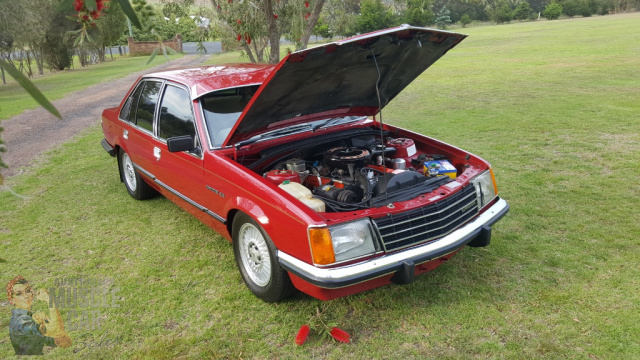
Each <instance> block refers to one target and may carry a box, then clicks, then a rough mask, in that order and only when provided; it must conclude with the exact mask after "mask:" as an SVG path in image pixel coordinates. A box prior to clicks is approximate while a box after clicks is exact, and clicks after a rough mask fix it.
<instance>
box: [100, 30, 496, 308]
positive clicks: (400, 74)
mask: <svg viewBox="0 0 640 360" xmlns="http://www.w3.org/2000/svg"><path fill="white" fill-rule="evenodd" d="M464 37H465V35H461V34H457V33H452V32H447V31H440V30H433V29H425V28H416V27H410V26H401V27H398V28H393V29H388V30H384V31H379V32H375V33H371V34H365V35H361V36H358V37H354V38H351V39H348V40H344V41H340V42H335V43H330V44H326V45H323V46H320V47H316V48H312V49H307V50H302V51H298V52H295V53H292V54H290V55H288V56H286V57H285V58H284V59H283V60H282V61H281V62H280V63H279V64H277V65H264V64H261V65H258V64H241V65H223V66H210V67H201V68H195V69H185V70H173V71H165V72H160V73H154V74H149V75H145V76H143V77H141V78H140V79H139V80H138V81H137V82H136V83H135V84H134V85H133V87H132V88H131V90H130V91H129V93H128V94H127V96H126V97H125V98H124V100H123V101H122V103H121V104H120V106H119V107H117V108H111V109H106V110H104V112H103V115H102V128H103V131H104V136H105V138H104V140H103V141H102V146H103V147H104V149H105V150H106V151H107V152H108V153H109V154H110V155H111V156H114V157H116V158H117V161H118V169H119V172H120V179H121V181H123V182H124V184H125V186H126V188H127V190H128V192H129V194H131V196H132V197H134V198H136V199H145V198H148V197H150V196H153V195H155V194H156V193H158V192H159V193H161V194H162V195H164V196H166V197H167V198H168V199H170V200H172V201H173V202H175V203H176V204H178V205H179V206H180V207H182V208H184V209H185V210H186V211H188V212H189V213H191V214H193V215H194V216H196V217H197V218H198V219H200V220H201V221H202V222H204V223H205V224H207V225H209V226H210V227H211V228H213V229H214V230H216V231H217V232H219V233H220V234H222V235H223V236H225V237H226V238H228V239H229V240H230V241H232V243H233V249H234V254H235V258H236V262H237V265H238V268H239V270H240V273H241V275H242V277H243V279H244V281H245V283H246V284H247V287H248V288H249V289H250V290H251V291H252V292H253V293H254V294H255V295H256V296H258V297H259V298H261V299H263V300H265V301H270V302H272V301H279V300H281V299H283V298H285V297H287V296H288V295H289V294H291V292H292V291H293V290H294V288H297V289H299V290H300V291H303V292H305V293H307V294H309V295H311V296H313V297H316V298H318V299H323V300H328V299H333V298H336V297H341V296H346V295H350V294H354V293H357V292H361V291H364V290H368V289H372V288H375V287H379V286H382V285H384V284H388V283H390V282H393V283H398V284H407V283H410V282H412V281H414V279H415V276H416V275H418V274H420V273H423V272H425V271H429V270H432V269H434V268H436V267H437V266H439V265H440V264H442V263H443V262H444V261H445V260H448V259H449V258H450V257H451V256H452V255H453V254H454V253H455V252H457V251H459V250H460V249H462V248H463V247H465V245H468V246H471V247H478V246H486V245H488V244H489V239H490V237H491V226H492V225H493V224H494V223H495V222H496V221H498V220H499V219H500V218H501V217H503V216H504V215H505V214H506V213H507V211H508V210H509V205H508V204H507V203H506V201H504V200H503V199H501V198H500V197H498V189H497V186H496V183H495V178H494V176H493V171H492V170H491V166H490V165H489V163H487V162H486V161H485V160H483V159H481V158H480V157H478V156H475V155H473V154H470V153H468V152H466V151H464V150H461V149H459V148H457V147H454V146H451V145H448V144H445V143H443V142H440V141H438V140H435V139H432V138H429V137H426V136H424V135H420V134H416V133H414V132H411V131H408V130H404V129H401V128H398V127H395V126H391V125H387V124H384V123H383V122H382V118H381V115H380V111H381V109H382V108H383V107H384V106H385V105H386V104H387V103H389V101H390V100H392V99H393V98H394V97H395V96H396V95H397V94H398V93H399V92H400V91H401V90H402V89H404V88H405V87H406V86H407V85H408V84H409V83H410V82H411V81H413V80H414V79H415V78H416V77H417V76H418V75H420V74H421V73H422V72H423V71H425V70H426V69H427V68H428V67H429V66H431V64H433V63H434V62H435V61H436V60H437V59H439V58H440V57H441V56H442V55H444V54H445V53H446V52H447V51H449V50H450V49H451V48H453V47H454V46H455V45H456V44H458V43H459V42H460V41H462V40H463V39H464Z"/></svg>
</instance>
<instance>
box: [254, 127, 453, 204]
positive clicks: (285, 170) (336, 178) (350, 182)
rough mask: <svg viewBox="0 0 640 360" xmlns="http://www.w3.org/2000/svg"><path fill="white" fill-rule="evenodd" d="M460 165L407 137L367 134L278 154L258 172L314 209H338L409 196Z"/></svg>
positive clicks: (450, 177)
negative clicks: (418, 147) (417, 144)
mask: <svg viewBox="0 0 640 360" xmlns="http://www.w3.org/2000/svg"><path fill="white" fill-rule="evenodd" d="M381 139H384V140H381ZM462 170H463V169H457V168H456V167H455V166H454V165H453V161H452V159H449V158H448V157H447V156H445V155H442V154H428V153H423V152H420V151H418V149H417V148H416V143H415V142H414V140H412V139H409V138H405V137H396V138H393V137H386V136H385V137H380V136H379V135H373V134H367V135H358V136H352V137H348V138H343V139H340V140H335V141H332V142H330V143H324V144H321V145H316V146H309V147H303V148H298V149H297V150H296V151H293V152H286V155H283V154H279V156H277V157H276V160H273V161H271V163H270V164H269V165H267V166H265V168H263V169H262V175H263V177H264V178H266V179H267V180H268V181H270V182H271V183H273V184H274V185H277V186H279V187H280V188H282V189H283V190H285V191H287V192H288V193H289V194H291V195H293V196H294V197H296V198H297V199H299V200H301V201H302V202H303V203H305V204H306V205H308V206H309V207H311V208H312V209H314V210H315V211H319V212H344V211H355V210H361V209H368V208H371V207H380V206H386V205H389V204H392V203H393V202H397V201H405V200H409V199H412V198H415V197H416V196H418V195H421V194H425V193H428V192H431V191H434V190H435V189H437V188H438V187H440V186H442V185H444V184H446V183H448V182H450V181H453V180H454V179H455V178H456V176H457V175H458V174H459V172H462Z"/></svg>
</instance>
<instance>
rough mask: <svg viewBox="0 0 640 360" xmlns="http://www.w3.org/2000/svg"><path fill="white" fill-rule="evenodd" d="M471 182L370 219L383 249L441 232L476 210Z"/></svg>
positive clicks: (474, 194) (387, 249) (464, 220)
mask: <svg viewBox="0 0 640 360" xmlns="http://www.w3.org/2000/svg"><path fill="white" fill-rule="evenodd" d="M478 211H479V209H478V200H477V197H476V190H475V187H474V186H473V185H469V186H467V187H465V188H463V189H462V190H461V191H459V192H457V193H456V194H453V195H451V196H449V197H447V198H446V199H443V200H440V201H438V202H436V203H433V204H431V205H427V206H424V207H421V208H418V209H414V210H409V211H405V212H403V213H400V214H393V215H391V214H390V215H388V216H385V217H381V218H377V219H373V222H375V224H376V227H377V228H378V231H379V233H380V236H381V237H382V242H383V245H384V247H385V250H386V251H392V250H397V249H401V248H404V247H407V246H411V245H414V244H418V243H423V242H427V241H430V240H434V239H437V238H439V237H442V236H445V235H447V234H449V233H450V232H452V231H454V230H455V229H457V228H458V227H459V226H460V225H462V224H464V223H465V222H467V221H468V220H469V219H471V218H473V217H474V216H476V215H477V214H478Z"/></svg>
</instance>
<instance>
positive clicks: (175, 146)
mask: <svg viewBox="0 0 640 360" xmlns="http://www.w3.org/2000/svg"><path fill="white" fill-rule="evenodd" d="M167 148H169V152H181V151H192V150H193V149H195V146H194V145H193V136H191V135H182V136H174V137H171V138H168V139H167Z"/></svg>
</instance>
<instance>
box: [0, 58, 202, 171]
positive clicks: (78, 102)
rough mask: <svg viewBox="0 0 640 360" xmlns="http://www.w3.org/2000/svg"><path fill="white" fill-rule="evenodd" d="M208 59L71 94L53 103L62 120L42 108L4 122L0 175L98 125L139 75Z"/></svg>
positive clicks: (179, 61) (178, 62)
mask: <svg viewBox="0 0 640 360" xmlns="http://www.w3.org/2000/svg"><path fill="white" fill-rule="evenodd" d="M207 58H208V56H207V55H205V56H202V57H201V56H197V55H187V56H184V57H182V58H180V59H176V60H172V61H171V62H169V63H163V64H161V65H158V66H155V67H153V68H149V69H146V70H143V71H139V72H136V73H132V74H129V75H127V76H126V77H124V78H121V79H117V80H111V81H108V82H105V83H101V84H97V85H93V86H91V87H89V88H87V89H84V90H79V91H75V92H72V93H70V94H68V95H67V96H65V97H64V98H62V99H59V100H55V101H52V103H53V105H54V106H55V107H56V108H57V109H58V111H59V112H60V114H61V115H62V120H60V119H57V118H56V117H54V116H53V115H51V114H49V113H48V112H47V111H46V110H44V109H42V108H41V107H39V108H37V109H33V110H27V111H25V112H24V113H22V114H20V115H18V116H14V117H12V118H9V119H6V120H3V121H2V123H1V125H2V126H3V127H4V132H2V138H3V139H4V141H5V143H6V145H7V148H8V149H7V152H6V153H4V154H2V159H3V160H4V162H5V163H6V164H7V165H9V168H8V169H4V168H0V173H1V174H2V175H3V176H4V177H5V179H6V178H7V177H9V176H12V175H16V174H20V173H22V172H24V171H25V167H27V166H29V165H31V164H32V163H33V161H34V160H35V159H36V158H37V157H38V156H39V155H41V154H42V153H44V152H46V151H48V150H51V149H52V148H54V147H55V146H57V145H59V144H61V143H63V142H65V141H67V140H69V139H70V138H71V137H72V136H74V135H76V134H78V133H79V132H80V131H82V130H84V129H86V128H88V127H90V126H92V125H96V124H99V123H100V116H101V114H102V110H104V109H106V108H109V107H115V106H118V105H120V101H122V98H123V97H124V96H125V94H126V93H127V91H128V90H129V88H130V87H131V85H133V82H134V81H135V80H136V79H137V78H138V77H139V76H140V75H143V74H146V73H149V72H153V71H158V70H163V69H169V68H181V67H190V66H197V65H200V64H202V63H203V62H204V61H205V60H206V59H207ZM99 145H100V144H96V146H99Z"/></svg>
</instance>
